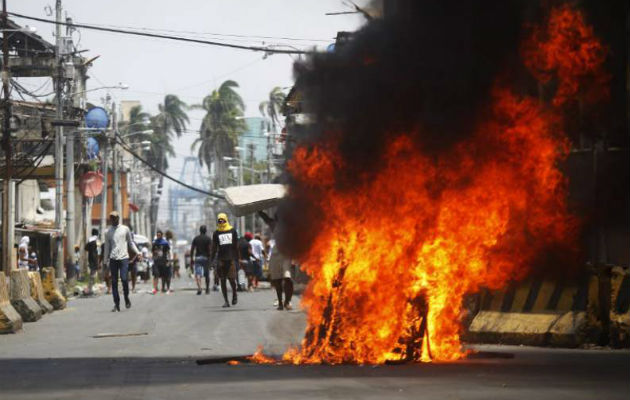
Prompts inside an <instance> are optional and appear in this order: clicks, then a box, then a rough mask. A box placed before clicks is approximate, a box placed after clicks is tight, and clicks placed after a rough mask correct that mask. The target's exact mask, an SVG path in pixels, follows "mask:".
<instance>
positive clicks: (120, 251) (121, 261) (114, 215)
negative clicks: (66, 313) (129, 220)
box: [104, 211, 140, 311]
mask: <svg viewBox="0 0 630 400" xmlns="http://www.w3.org/2000/svg"><path fill="white" fill-rule="evenodd" d="M109 222H110V224H111V226H110V228H109V230H108V231H107V235H106V236H105V252H104V254H105V255H104V258H105V264H107V265H109V269H110V271H111V277H112V293H113V296H114V308H113V309H112V311H120V295H119V294H118V278H119V277H120V280H121V281H122V286H123V294H124V296H125V307H127V308H130V307H131V301H130V300H129V281H128V280H127V272H128V269H129V250H130V249H131V251H132V252H133V253H134V254H132V256H134V255H139V253H140V252H139V251H138V248H137V247H136V244H135V243H134V242H133V241H132V240H131V231H129V228H127V227H126V226H125V225H123V224H122V223H120V216H119V214H118V212H117V211H112V212H111V213H109Z"/></svg>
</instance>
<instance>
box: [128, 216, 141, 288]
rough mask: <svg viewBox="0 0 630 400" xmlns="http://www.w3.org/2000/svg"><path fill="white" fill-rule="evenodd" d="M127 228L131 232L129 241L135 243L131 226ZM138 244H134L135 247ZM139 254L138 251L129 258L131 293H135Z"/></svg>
mask: <svg viewBox="0 0 630 400" xmlns="http://www.w3.org/2000/svg"><path fill="white" fill-rule="evenodd" d="M128 228H129V232H131V241H132V242H133V243H134V244H135V243H136V239H135V236H134V233H133V228H132V227H131V226H129V227H128ZM137 246H138V245H137V244H136V247H137ZM140 254H141V252H140V251H139V252H138V254H136V255H135V256H134V257H131V258H130V259H129V275H131V278H130V279H131V293H136V282H137V281H138V262H139V258H140V257H138V256H139V255H140Z"/></svg>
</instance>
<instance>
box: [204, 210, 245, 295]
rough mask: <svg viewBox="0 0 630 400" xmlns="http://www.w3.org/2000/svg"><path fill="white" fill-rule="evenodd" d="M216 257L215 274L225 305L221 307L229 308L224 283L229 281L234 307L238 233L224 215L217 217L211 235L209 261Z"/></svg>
mask: <svg viewBox="0 0 630 400" xmlns="http://www.w3.org/2000/svg"><path fill="white" fill-rule="evenodd" d="M215 256H216V257H217V274H218V275H219V279H220V280H221V292H222V294H223V300H225V303H224V304H223V307H229V306H230V303H229V302H228V296H227V284H226V281H227V280H229V281H230V287H231V288H232V305H236V303H237V302H238V297H237V293H236V265H237V264H238V263H239V262H240V260H239V252H238V233H237V232H236V229H234V228H233V227H232V225H230V222H229V221H228V217H227V215H226V214H225V213H220V214H219V215H218V216H217V230H216V231H214V234H213V235H212V250H211V251H210V259H211V260H213V259H214V257H215Z"/></svg>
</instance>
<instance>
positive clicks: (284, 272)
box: [258, 211, 293, 310]
mask: <svg viewBox="0 0 630 400" xmlns="http://www.w3.org/2000/svg"><path fill="white" fill-rule="evenodd" d="M258 215H259V216H260V218H262V220H263V221H265V223H266V224H267V226H269V229H271V232H272V233H273V232H274V231H275V229H276V226H277V224H278V220H277V217H274V218H271V217H270V216H268V215H267V214H266V213H265V212H264V211H258ZM269 272H270V275H271V284H272V285H273V287H274V288H275V289H276V296H277V298H278V310H292V309H293V306H292V305H291V299H292V298H293V279H291V259H290V258H289V257H287V256H285V255H284V254H282V253H281V252H280V251H278V248H277V247H276V246H274V247H272V248H271V250H270V254H269ZM283 291H284V301H283V300H282V294H283Z"/></svg>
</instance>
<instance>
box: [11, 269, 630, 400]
mask: <svg viewBox="0 0 630 400" xmlns="http://www.w3.org/2000/svg"><path fill="white" fill-rule="evenodd" d="M175 289H176V290H175V292H174V293H173V294H170V295H164V294H160V295H156V296H153V295H151V294H149V293H148V292H147V290H148V286H145V285H141V286H140V290H139V292H138V293H135V294H133V295H132V303H133V306H132V308H131V309H130V310H124V309H123V311H122V312H120V313H112V312H110V309H111V306H112V304H111V298H110V297H109V296H105V295H103V296H99V297H96V298H89V299H74V300H71V301H70V302H69V304H68V308H67V309H66V310H63V311H58V312H55V313H54V314H52V315H47V316H44V318H43V319H42V320H40V321H38V322H36V323H29V324H25V327H24V329H23V331H21V332H19V333H17V334H12V335H3V336H0V399H2V400H9V399H24V400H32V399H64V400H66V399H82V400H83V399H89V400H100V399H152V400H159V399H210V398H212V399H231V400H237V399H296V398H300V399H352V398H356V399H406V398H414V399H480V400H481V399H483V400H487V399H554V400H559V399H567V400H580V399H589V400H590V399H629V398H630V351H628V350H623V351H622V350H602V349H599V350H566V349H546V348H530V347H507V346H477V349H478V350H481V351H485V352H495V353H499V354H502V355H505V354H513V355H514V357H513V358H482V359H469V360H463V361H460V362H456V363H445V364H437V363H434V364H414V365H398V366H377V367H374V366H352V365H342V366H287V365H283V366H269V365H252V364H240V365H236V366H232V365H227V364H225V363H218V364H207V365H197V363H196V362H195V361H196V360H199V359H214V358H220V357H228V356H238V355H245V354H251V353H252V352H253V351H254V350H255V349H256V347H257V346H258V345H263V346H264V347H265V349H266V352H267V353H271V354H281V353H282V351H283V349H285V348H286V347H287V346H289V345H291V344H297V343H299V341H300V339H301V334H302V332H303V329H304V324H305V322H304V314H303V313H301V312H299V311H291V312H287V311H282V312H281V311H276V310H275V309H274V308H273V304H272V302H273V293H272V291H271V290H261V291H259V292H256V293H243V294H241V295H240V297H239V304H238V305H237V306H236V307H233V308H230V309H223V308H221V304H222V298H221V296H220V295H219V294H218V293H216V292H211V293H210V295H205V294H204V295H201V296H197V295H196V294H195V291H194V290H192V289H193V288H192V282H191V281H190V280H189V279H188V278H182V280H181V281H178V282H176V283H175ZM110 334H114V335H134V336H109V335H110Z"/></svg>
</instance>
